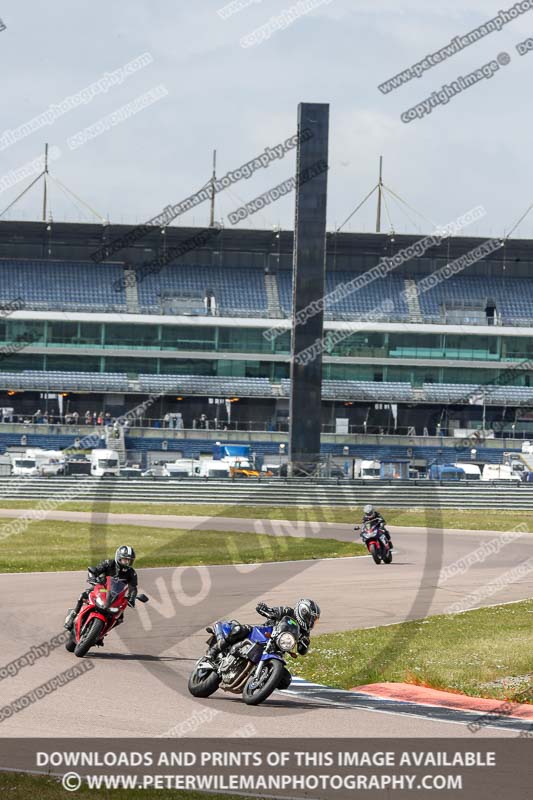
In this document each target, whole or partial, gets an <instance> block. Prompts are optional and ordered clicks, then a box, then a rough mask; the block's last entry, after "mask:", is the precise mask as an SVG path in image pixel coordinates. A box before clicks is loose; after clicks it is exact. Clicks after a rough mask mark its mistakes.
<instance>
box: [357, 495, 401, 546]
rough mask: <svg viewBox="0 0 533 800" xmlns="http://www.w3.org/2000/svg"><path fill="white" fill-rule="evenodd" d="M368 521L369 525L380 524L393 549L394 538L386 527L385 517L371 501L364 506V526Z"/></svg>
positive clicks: (381, 531)
mask: <svg viewBox="0 0 533 800" xmlns="http://www.w3.org/2000/svg"><path fill="white" fill-rule="evenodd" d="M366 523H368V524H369V525H372V526H374V525H378V526H379V530H380V533H384V534H385V537H386V539H387V541H388V543H389V547H390V548H391V550H392V547H393V545H392V539H391V537H390V533H389V532H388V530H387V528H386V527H385V525H386V523H385V518H384V517H383V516H382V515H381V514H380V513H379V511H378V510H377V509H376V508H374V506H373V505H371V504H370V503H368V505H366V506H365V507H364V508H363V523H362V525H363V527H364V525H365V524H366ZM354 530H358V528H355V529H354Z"/></svg>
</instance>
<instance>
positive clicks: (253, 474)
mask: <svg viewBox="0 0 533 800" xmlns="http://www.w3.org/2000/svg"><path fill="white" fill-rule="evenodd" d="M229 474H230V476H231V477H232V478H259V475H260V474H261V473H260V472H259V470H258V469H253V467H251V466H250V462H249V461H248V460H246V461H235V463H234V464H232V466H231V467H230V468H229Z"/></svg>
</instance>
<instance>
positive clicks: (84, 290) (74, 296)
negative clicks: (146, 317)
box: [0, 259, 126, 311]
mask: <svg viewBox="0 0 533 800" xmlns="http://www.w3.org/2000/svg"><path fill="white" fill-rule="evenodd" d="M123 274H124V269H123V265H122V264H118V263H114V264H113V263H106V264H94V263H93V262H92V261H88V262H82V261H77V262H74V261H69V262H65V261H18V260H12V259H0V302H12V301H13V300H15V299H18V298H21V300H22V301H23V302H24V304H25V306H26V308H30V309H35V310H39V309H48V308H50V309H60V310H69V311H95V310H97V309H100V310H105V311H124V310H125V309H126V295H125V291H124V289H123V288H121V287H120V284H117V285H115V282H116V281H120V280H121V279H122V277H123ZM117 287H118V288H117Z"/></svg>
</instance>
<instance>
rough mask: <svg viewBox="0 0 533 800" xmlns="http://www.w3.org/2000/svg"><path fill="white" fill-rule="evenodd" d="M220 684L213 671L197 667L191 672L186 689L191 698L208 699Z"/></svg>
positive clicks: (218, 677)
mask: <svg viewBox="0 0 533 800" xmlns="http://www.w3.org/2000/svg"><path fill="white" fill-rule="evenodd" d="M219 684H220V676H219V675H218V674H217V673H216V672H215V670H214V669H209V668H208V667H202V666H201V665H197V666H196V667H195V668H194V669H193V671H192V672H191V676H190V678H189V683H188V684H187V687H188V689H189V692H190V693H191V694H192V695H193V697H209V696H210V695H212V694H214V693H215V692H216V690H217V689H218V687H219Z"/></svg>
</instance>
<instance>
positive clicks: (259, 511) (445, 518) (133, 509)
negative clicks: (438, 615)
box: [1, 500, 533, 531]
mask: <svg viewBox="0 0 533 800" xmlns="http://www.w3.org/2000/svg"><path fill="white" fill-rule="evenodd" d="M38 505H39V501H38V500H33V501H32V500H2V501H1V507H2V508H37V507H38ZM98 507H99V503H98V502H81V501H80V502H76V501H70V502H67V503H62V504H61V505H58V506H57V508H58V510H63V511H95V510H98ZM102 510H104V511H108V512H109V513H114V514H171V515H177V516H195V517H196V516H200V517H238V518H244V519H287V520H301V521H309V522H311V521H318V522H343V523H344V522H345V523H347V524H350V523H352V524H353V522H354V520H357V521H358V522H359V521H360V519H361V517H362V515H363V511H362V508H361V506H351V507H349V508H346V507H333V506H319V505H317V506H283V505H280V506H253V505H252V506H241V505H222V504H220V503H130V502H128V503H125V502H119V501H117V502H108V501H105V502H103V503H102ZM381 510H382V512H383V514H384V516H385V519H386V520H387V522H388V524H389V525H405V526H410V525H412V526H415V527H417V526H419V527H422V528H425V527H428V528H431V527H434V528H441V527H444V528H459V529H470V530H492V531H509V530H511V529H512V528H513V527H514V526H515V525H519V524H521V523H524V522H525V523H526V524H528V523H529V528H530V530H531V531H533V512H532V511H494V510H492V509H491V510H490V511H485V510H477V509H458V508H449V509H446V508H437V509H423V508H421V509H414V510H410V509H403V508H381Z"/></svg>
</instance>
